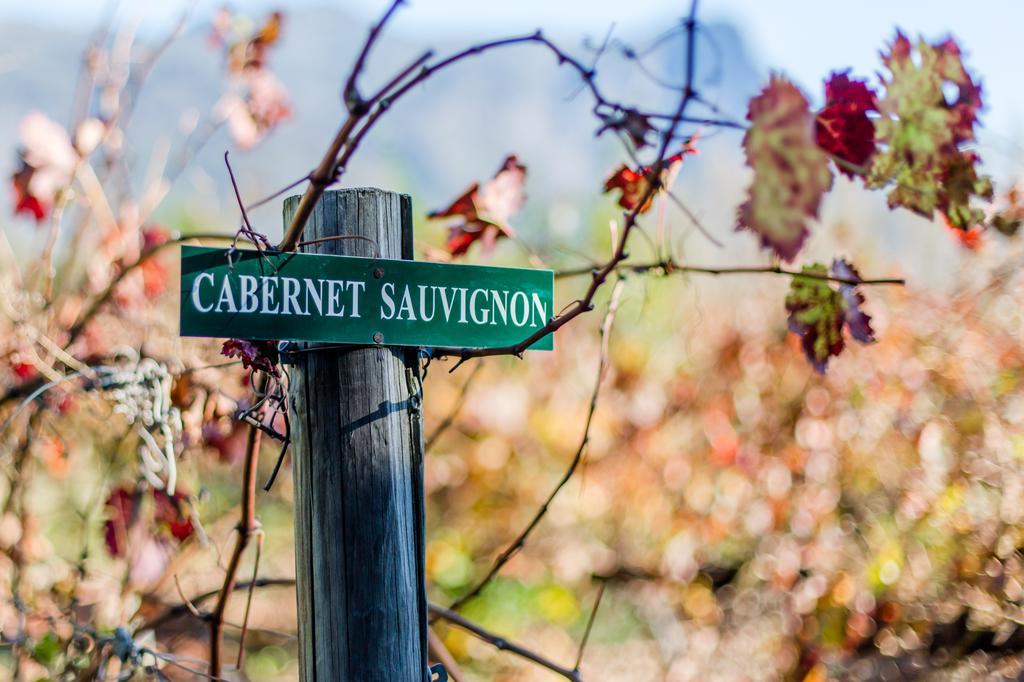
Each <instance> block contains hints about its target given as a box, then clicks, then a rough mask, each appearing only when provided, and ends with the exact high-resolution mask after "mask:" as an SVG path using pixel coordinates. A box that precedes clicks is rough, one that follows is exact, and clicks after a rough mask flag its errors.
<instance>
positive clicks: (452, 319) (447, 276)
mask: <svg viewBox="0 0 1024 682" xmlns="http://www.w3.org/2000/svg"><path fill="white" fill-rule="evenodd" d="M229 256H230V258H229ZM181 271H182V277H181V284H182V286H181V333H182V335H184V336H222V337H235V338H250V339H279V340H292V341H330V342H336V343H353V344H361V345H363V344H370V343H373V344H385V345H415V346H450V347H456V348H484V347H497V346H504V345H510V344H515V343H520V342H522V341H524V340H526V339H527V338H529V337H530V335H531V334H532V333H535V332H536V331H537V330H539V329H541V328H542V327H544V325H545V324H547V322H548V320H549V319H550V318H551V316H552V314H553V311H554V297H553V285H554V280H553V274H552V273H551V272H550V271H548V270H524V269H517V268H494V267H482V266H469V265H451V264H441V263H419V262H415V261H400V260H381V259H372V258H357V257H349V256H326V255H314V254H296V253H287V254H284V253H275V252H264V253H263V254H258V253H256V252H254V251H244V252H229V251H226V250H223V249H208V248H197V247H183V248H182V268H181ZM551 347H552V342H551V337H550V335H549V336H546V337H543V338H540V339H538V340H536V342H535V343H534V344H533V345H532V346H531V348H534V349H539V350H550V349H551Z"/></svg>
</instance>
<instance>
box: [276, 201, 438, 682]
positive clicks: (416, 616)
mask: <svg viewBox="0 0 1024 682" xmlns="http://www.w3.org/2000/svg"><path fill="white" fill-rule="evenodd" d="M298 201H299V197H297V196H295V197H289V198H288V199H286V200H285V202H284V219H285V224H286V225H287V224H288V222H289V220H290V218H291V216H292V214H294V212H295V209H296V207H297V205H298ZM411 217H412V216H411V203H410V201H409V197H408V196H404V195H399V194H396V193H394V192H385V191H381V190H377V189H352V190H341V191H331V192H326V193H325V194H324V196H323V197H322V198H321V200H320V201H319V203H318V204H317V205H316V208H315V210H314V211H313V214H312V216H311V217H310V220H309V223H308V225H307V227H306V230H305V234H304V237H305V239H306V240H307V241H313V240H317V239H322V238H324V237H333V236H337V235H361V236H364V237H368V238H370V239H372V240H373V241H374V242H375V243H376V244H377V245H378V246H379V251H380V256H381V258H385V259H398V258H403V257H404V258H411V257H412V224H411ZM403 228H404V229H403ZM302 250H303V251H306V252H309V253H322V254H339V255H350V256H373V255H374V250H375V249H374V247H373V246H372V245H371V244H370V243H368V242H367V241H365V240H357V239H350V240H348V239H346V240H332V241H326V242H321V243H318V244H310V245H309V246H308V247H306V248H303V249H302ZM315 348H316V345H315V344H306V345H305V346H303V347H302V348H301V349H300V352H299V353H297V357H298V358H299V360H298V363H297V364H296V365H295V366H294V367H292V368H291V369H290V377H291V379H290V387H289V400H290V406H291V408H292V409H293V413H294V414H295V418H294V419H293V428H294V442H293V445H292V457H293V463H294V467H293V471H294V477H295V562H296V583H297V586H296V589H297V598H298V614H299V659H300V661H299V662H300V679H302V680H303V681H304V682H314V681H315V682H328V681H330V682H336V681H338V680H353V681H355V680H360V681H362V680H366V681H377V680H379V681H380V682H395V681H397V680H402V681H405V680H410V681H416V680H425V679H427V607H426V590H425V579H424V518H423V472H422V468H423V440H422V438H423V437H422V429H421V428H420V410H419V408H420V401H421V395H420V386H421V384H420V381H419V374H418V364H417V362H416V352H415V350H412V349H410V350H404V349H394V348H382V347H370V348H366V347H352V348H344V349H336V348H335V349H323V350H314V349H315Z"/></svg>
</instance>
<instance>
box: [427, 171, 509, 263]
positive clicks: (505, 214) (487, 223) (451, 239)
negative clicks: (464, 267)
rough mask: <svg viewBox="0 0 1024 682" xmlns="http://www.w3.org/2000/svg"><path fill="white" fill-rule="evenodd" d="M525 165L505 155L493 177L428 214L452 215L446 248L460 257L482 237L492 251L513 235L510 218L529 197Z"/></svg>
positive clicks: (453, 254)
mask: <svg viewBox="0 0 1024 682" xmlns="http://www.w3.org/2000/svg"><path fill="white" fill-rule="evenodd" d="M525 182H526V166H524V165H523V164H521V163H519V159H518V158H517V157H516V155H515V154H510V155H509V156H508V157H506V158H505V161H504V162H503V163H502V165H501V168H499V169H498V172H497V173H495V175H494V177H493V178H492V179H491V180H490V181H488V182H487V183H486V184H484V185H483V186H481V185H480V184H479V183H474V184H473V185H472V186H471V187H470V188H469V189H467V190H466V191H465V192H463V193H462V195H460V196H459V197H458V198H457V199H456V200H455V201H453V202H452V204H451V205H450V206H448V208H445V209H442V210H439V211H433V212H431V213H429V214H427V217H428V218H432V219H438V218H453V219H454V221H453V223H452V225H451V227H449V229H448V243H447V247H446V248H447V249H448V252H449V253H450V254H451V255H452V256H461V255H463V254H465V253H466V252H467V251H469V247H470V246H472V245H473V244H474V243H475V242H477V241H480V240H482V243H483V244H484V250H485V251H490V250H491V248H493V245H494V242H495V241H497V240H498V238H500V237H507V236H512V235H513V234H514V232H513V230H512V228H511V227H510V226H509V225H508V220H509V218H511V217H512V216H513V215H515V214H516V213H517V212H519V209H521V208H522V206H523V202H524V201H525V199H526V197H525V194H524V192H523V185H524V184H525Z"/></svg>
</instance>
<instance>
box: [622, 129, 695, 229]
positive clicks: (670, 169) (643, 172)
mask: <svg viewBox="0 0 1024 682" xmlns="http://www.w3.org/2000/svg"><path fill="white" fill-rule="evenodd" d="M696 153H697V147H696V138H695V137H691V138H690V139H688V140H687V141H686V142H685V144H683V147H682V149H680V150H679V151H678V152H676V153H675V154H673V155H671V156H668V157H666V158H665V161H664V163H663V164H662V171H661V178H662V182H664V181H665V180H666V178H668V177H670V176H671V175H672V174H673V173H674V172H675V171H676V170H677V169H678V168H679V166H680V165H682V163H683V158H684V157H686V156H687V155H688V154H696ZM650 174H651V167H650V166H642V167H640V168H637V169H635V170H634V169H632V168H630V167H629V166H627V165H625V164H623V165H622V166H620V167H619V168H617V169H616V170H615V172H614V173H612V174H611V175H610V176H608V179H607V180H605V182H604V191H605V193H607V192H611V191H612V190H619V192H620V194H619V202H618V203H619V206H621V207H622V208H624V209H626V210H627V211H632V210H634V209H635V208H636V207H637V205H638V204H639V203H640V201H641V200H642V199H643V198H644V196H645V195H646V194H647V191H648V186H649V183H648V181H647V177H648V176H649V175H650ZM655 194H657V193H656V192H655V193H654V194H652V195H651V196H650V197H648V198H647V201H646V202H644V205H643V206H642V207H641V208H640V210H639V213H646V212H647V211H649V210H650V208H651V205H652V204H653V203H654V196H655Z"/></svg>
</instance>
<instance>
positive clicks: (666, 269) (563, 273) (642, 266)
mask: <svg viewBox="0 0 1024 682" xmlns="http://www.w3.org/2000/svg"><path fill="white" fill-rule="evenodd" d="M617 270H618V271H619V272H625V273H633V274H641V273H647V272H660V273H661V274H664V275H671V274H673V273H687V272H692V273H697V274H704V275H742V274H775V275H785V276H787V277H795V278H800V279H816V280H824V281H828V282H836V283H838V284H852V285H857V284H863V285H865V286H873V285H896V286H903V285H905V284H906V283H907V282H906V280H905V279H903V278H901V277H879V278H867V279H850V278H848V277H838V276H836V275H830V274H828V273H823V272H822V273H818V272H801V271H800V270H789V269H786V268H783V267H782V266H780V265H750V266H722V267H711V266H700V265H684V264H682V263H677V262H676V261H675V260H673V259H671V258H669V259H666V260H660V261H654V262H651V263H637V264H633V265H620V266H619V267H618V268H617ZM593 272H594V268H593V267H582V268H571V269H568V270H558V271H556V272H555V279H568V278H571V277H580V276H582V275H589V274H591V273H593Z"/></svg>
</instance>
